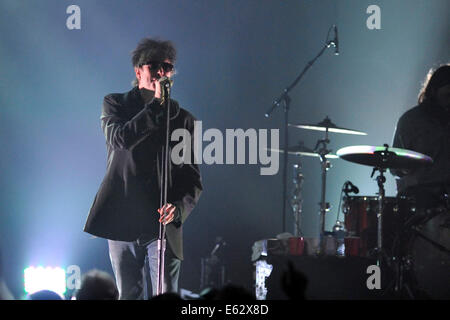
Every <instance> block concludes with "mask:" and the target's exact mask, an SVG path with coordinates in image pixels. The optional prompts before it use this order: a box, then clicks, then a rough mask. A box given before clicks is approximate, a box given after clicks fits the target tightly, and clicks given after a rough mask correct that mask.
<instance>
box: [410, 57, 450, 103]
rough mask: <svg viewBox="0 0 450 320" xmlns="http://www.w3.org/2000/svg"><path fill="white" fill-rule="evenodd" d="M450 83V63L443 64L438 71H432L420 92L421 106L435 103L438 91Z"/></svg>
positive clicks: (429, 72)
mask: <svg viewBox="0 0 450 320" xmlns="http://www.w3.org/2000/svg"><path fill="white" fill-rule="evenodd" d="M449 83H450V63H446V64H442V65H440V66H439V67H438V68H437V69H430V70H429V71H428V74H427V75H426V77H425V79H424V81H423V83H422V88H421V89H420V91H419V96H418V102H419V104H422V103H428V102H433V101H434V99H435V95H436V90H437V89H439V88H440V87H442V86H444V85H446V84H449Z"/></svg>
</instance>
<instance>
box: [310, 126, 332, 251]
mask: <svg viewBox="0 0 450 320" xmlns="http://www.w3.org/2000/svg"><path fill="white" fill-rule="evenodd" d="M327 119H328V117H327ZM329 143H330V139H328V127H327V128H326V130H325V139H321V140H319V141H317V144H316V147H315V148H314V151H315V152H317V153H318V154H319V159H320V162H321V168H322V187H321V196H320V218H319V226H320V253H321V254H322V253H324V252H325V214H326V212H327V211H329V210H330V204H329V203H328V202H326V200H325V197H326V187H327V171H328V170H329V169H330V168H331V163H330V161H328V160H327V158H326V155H327V154H329V153H330V152H331V150H328V149H327V145H328V144H329ZM319 147H320V149H319Z"/></svg>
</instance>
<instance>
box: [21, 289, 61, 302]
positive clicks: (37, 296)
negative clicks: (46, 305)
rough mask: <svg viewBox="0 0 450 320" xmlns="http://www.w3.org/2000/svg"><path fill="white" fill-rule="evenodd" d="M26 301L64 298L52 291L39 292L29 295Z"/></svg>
mask: <svg viewBox="0 0 450 320" xmlns="http://www.w3.org/2000/svg"><path fill="white" fill-rule="evenodd" d="M27 300H64V298H63V297H61V296H60V295H59V294H57V293H56V292H54V291H51V290H40V291H36V292H35V293H32V294H29V295H28V298H27Z"/></svg>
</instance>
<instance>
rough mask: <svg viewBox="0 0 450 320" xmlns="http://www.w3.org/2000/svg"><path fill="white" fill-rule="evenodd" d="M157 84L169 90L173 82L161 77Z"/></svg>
mask: <svg viewBox="0 0 450 320" xmlns="http://www.w3.org/2000/svg"><path fill="white" fill-rule="evenodd" d="M158 82H159V84H160V85H161V87H164V88H167V89H170V87H171V86H172V85H173V80H171V79H169V78H167V77H161V78H159V79H158Z"/></svg>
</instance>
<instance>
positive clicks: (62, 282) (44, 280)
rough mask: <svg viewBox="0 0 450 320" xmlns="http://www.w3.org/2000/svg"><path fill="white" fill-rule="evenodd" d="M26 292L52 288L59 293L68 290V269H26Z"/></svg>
mask: <svg viewBox="0 0 450 320" xmlns="http://www.w3.org/2000/svg"><path fill="white" fill-rule="evenodd" d="M24 285H25V292H26V293H28V294H32V293H34V292H37V291H40V290H51V291H54V292H56V293H58V294H59V295H61V296H62V295H64V293H65V292H66V271H65V270H64V269H63V268H59V267H54V268H53V267H45V268H44V267H33V266H31V267H28V268H26V269H25V270H24Z"/></svg>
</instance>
